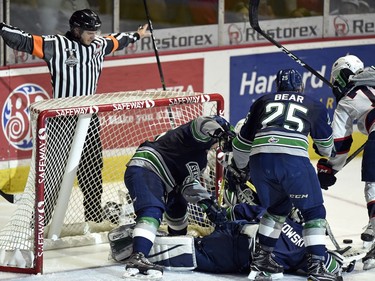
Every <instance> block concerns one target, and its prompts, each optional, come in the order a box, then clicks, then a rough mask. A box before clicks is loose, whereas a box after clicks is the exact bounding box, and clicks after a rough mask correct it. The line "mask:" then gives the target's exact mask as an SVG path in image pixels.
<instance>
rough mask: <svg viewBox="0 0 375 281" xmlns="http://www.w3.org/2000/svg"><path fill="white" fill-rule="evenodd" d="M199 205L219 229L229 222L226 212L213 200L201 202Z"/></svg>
mask: <svg viewBox="0 0 375 281" xmlns="http://www.w3.org/2000/svg"><path fill="white" fill-rule="evenodd" d="M198 204H199V206H200V207H201V208H202V209H203V211H204V212H205V213H206V215H207V217H208V219H209V220H210V221H211V222H213V223H214V224H215V225H216V226H217V227H221V226H223V225H224V224H225V223H226V222H227V221H228V219H227V212H226V210H225V209H223V208H220V207H219V205H217V204H216V202H215V201H213V200H211V199H203V200H201V201H199V202H198Z"/></svg>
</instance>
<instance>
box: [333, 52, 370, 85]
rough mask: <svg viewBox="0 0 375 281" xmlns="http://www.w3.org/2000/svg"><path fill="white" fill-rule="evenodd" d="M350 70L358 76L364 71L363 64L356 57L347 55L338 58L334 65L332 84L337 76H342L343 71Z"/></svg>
mask: <svg viewBox="0 0 375 281" xmlns="http://www.w3.org/2000/svg"><path fill="white" fill-rule="evenodd" d="M345 68H347V69H349V70H350V71H351V72H353V74H357V73H358V72H359V71H361V70H363V68H364V65H363V62H362V61H361V60H360V59H359V58H358V57H356V56H354V55H346V56H344V57H341V58H338V59H337V60H336V61H335V62H334V63H333V65H332V71H331V83H334V82H335V80H336V78H337V76H339V74H340V70H341V69H345Z"/></svg>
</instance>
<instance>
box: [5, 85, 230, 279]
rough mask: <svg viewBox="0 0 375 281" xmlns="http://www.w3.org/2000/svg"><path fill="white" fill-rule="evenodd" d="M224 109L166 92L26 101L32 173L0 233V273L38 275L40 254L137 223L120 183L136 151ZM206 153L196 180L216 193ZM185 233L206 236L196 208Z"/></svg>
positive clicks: (215, 172) (215, 100)
mask: <svg viewBox="0 0 375 281" xmlns="http://www.w3.org/2000/svg"><path fill="white" fill-rule="evenodd" d="M223 109H224V103H223V99H222V96H221V95H219V94H202V93H192V92H169V91H156V92H147V91H132V92H118V93H108V94H98V95H93V96H86V97H72V98H63V99H52V100H45V101H39V102H36V103H34V104H32V105H31V108H30V117H31V122H32V130H33V141H34V146H33V153H32V159H31V164H30V173H29V176H28V180H27V184H26V187H25V190H24V193H23V195H22V197H21V199H20V201H19V202H18V203H17V208H16V210H15V212H14V213H13V214H12V215H11V217H10V220H9V222H8V223H7V224H6V225H5V227H4V228H3V229H1V230H0V271H10V272H20V273H34V274H36V273H42V272H43V252H44V251H48V250H52V249H59V248H64V247H75V246H85V245H92V244H98V243H106V242H108V239H107V234H108V231H110V230H112V229H113V228H114V227H117V226H118V225H121V224H124V223H127V222H132V221H134V218H135V215H134V209H133V206H132V201H131V198H130V196H129V194H128V191H127V189H126V187H125V185H124V181H123V177H124V172H125V168H126V166H125V165H126V163H127V162H128V160H129V159H130V157H131V156H132V155H133V153H134V152H135V149H136V148H137V147H138V146H139V145H140V144H141V143H142V142H143V141H145V140H147V139H148V140H152V139H154V137H155V136H157V135H159V134H161V133H163V132H165V131H167V130H169V129H172V128H175V127H177V126H179V125H181V124H184V123H186V122H188V121H190V120H192V119H193V118H195V117H197V116H199V115H216V114H222V112H223ZM88 143H90V145H89V147H90V149H87V148H86V145H87V144H88ZM209 155H210V156H211V157H209V158H211V159H209V165H208V167H207V169H206V171H205V174H204V176H202V182H203V183H204V184H205V186H206V187H207V189H208V190H209V191H210V192H212V194H213V195H214V194H215V192H216V190H217V188H216V186H217V181H218V178H219V174H220V173H221V171H220V168H219V166H216V165H217V162H216V153H215V150H214V149H212V151H210V152H209ZM84 158H85V159H84ZM85 165H86V166H85ZM98 183H99V184H98ZM189 229H192V230H193V231H195V233H196V234H197V235H205V234H207V233H209V232H210V231H212V224H211V223H210V222H209V221H208V219H207V218H206V217H205V215H204V213H203V212H202V210H201V209H200V208H199V207H198V206H196V205H192V204H189Z"/></svg>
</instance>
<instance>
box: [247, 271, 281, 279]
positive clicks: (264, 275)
mask: <svg viewBox="0 0 375 281" xmlns="http://www.w3.org/2000/svg"><path fill="white" fill-rule="evenodd" d="M283 277H284V274H283V273H282V272H280V273H274V274H270V273H268V272H264V271H251V272H250V273H249V276H248V277H247V279H249V280H254V281H272V280H277V279H282V278H283Z"/></svg>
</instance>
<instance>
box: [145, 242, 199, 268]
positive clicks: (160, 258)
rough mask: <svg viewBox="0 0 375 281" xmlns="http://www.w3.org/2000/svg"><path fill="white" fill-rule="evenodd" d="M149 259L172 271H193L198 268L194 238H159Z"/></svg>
mask: <svg viewBox="0 0 375 281" xmlns="http://www.w3.org/2000/svg"><path fill="white" fill-rule="evenodd" d="M148 259H149V261H150V262H152V263H155V264H158V265H162V266H164V267H166V268H168V269H171V270H193V269H195V268H196V267H197V261H196V258H195V248H194V237H191V236H157V237H156V239H155V242H154V246H153V247H152V249H151V251H150V254H149V256H148Z"/></svg>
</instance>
